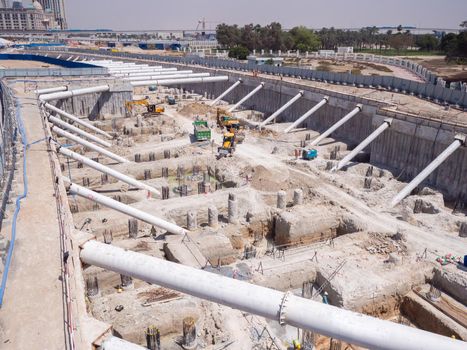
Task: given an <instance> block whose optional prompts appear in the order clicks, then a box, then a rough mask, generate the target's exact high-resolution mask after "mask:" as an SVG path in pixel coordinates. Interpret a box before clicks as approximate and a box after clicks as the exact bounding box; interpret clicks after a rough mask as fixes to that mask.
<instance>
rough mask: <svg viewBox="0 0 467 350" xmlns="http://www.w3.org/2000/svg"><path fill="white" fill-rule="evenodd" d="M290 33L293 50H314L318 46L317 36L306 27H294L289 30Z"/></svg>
mask: <svg viewBox="0 0 467 350" xmlns="http://www.w3.org/2000/svg"><path fill="white" fill-rule="evenodd" d="M290 35H291V39H292V40H293V49H295V50H300V51H315V50H317V49H318V48H319V46H320V40H319V37H318V36H317V35H316V34H315V33H314V32H313V31H312V30H310V29H308V28H306V27H303V26H300V27H294V28H292V29H291V30H290Z"/></svg>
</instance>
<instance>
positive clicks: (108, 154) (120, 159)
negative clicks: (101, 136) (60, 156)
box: [51, 126, 130, 163]
mask: <svg viewBox="0 0 467 350" xmlns="http://www.w3.org/2000/svg"><path fill="white" fill-rule="evenodd" d="M51 131H53V132H55V133H56V134H57V135H59V136H61V137H65V138H67V139H68V140H71V141H73V142H76V143H79V144H80V145H82V146H84V147H87V148H89V149H92V150H93V151H95V152H98V153H100V154H102V155H104V156H106V157H109V158H110V159H113V160H115V161H117V162H119V163H129V162H130V161H129V160H128V159H125V158H123V157H120V156H119V155H116V154H115V153H112V152H110V151H108V150H106V149H104V148H102V147H99V146H97V145H95V144H93V143H91V142H89V141H86V140H84V139H82V138H81V137H78V136H76V135H73V134H71V133H69V132H67V131H65V130H63V129H60V128H59V127H56V126H52V128H51Z"/></svg>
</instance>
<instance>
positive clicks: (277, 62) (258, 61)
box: [247, 56, 284, 67]
mask: <svg viewBox="0 0 467 350" xmlns="http://www.w3.org/2000/svg"><path fill="white" fill-rule="evenodd" d="M247 60H248V63H249V64H255V65H258V66H260V65H263V64H270V65H272V66H276V67H280V66H282V64H283V63H284V58H282V57H257V56H248V57H247Z"/></svg>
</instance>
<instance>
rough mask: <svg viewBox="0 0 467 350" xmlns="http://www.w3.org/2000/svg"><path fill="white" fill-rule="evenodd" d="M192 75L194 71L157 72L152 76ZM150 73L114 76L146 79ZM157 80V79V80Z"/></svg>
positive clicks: (117, 75)
mask: <svg viewBox="0 0 467 350" xmlns="http://www.w3.org/2000/svg"><path fill="white" fill-rule="evenodd" d="M190 73H193V71H192V70H174V71H157V72H152V73H151V76H154V75H157V76H160V75H169V74H170V75H180V74H190ZM147 75H148V73H145V72H142V73H141V72H138V73H118V74H114V76H116V77H119V78H123V77H125V78H132V77H135V78H136V77H144V76H147ZM155 79H157V78H155Z"/></svg>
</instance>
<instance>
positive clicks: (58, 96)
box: [39, 85, 110, 102]
mask: <svg viewBox="0 0 467 350" xmlns="http://www.w3.org/2000/svg"><path fill="white" fill-rule="evenodd" d="M108 91H110V86H109V85H99V86H92V87H88V88H82V89H76V90H68V91H61V92H54V93H51V94H45V95H41V96H39V100H41V101H44V102H48V101H52V100H62V99H65V98H70V97H73V96H81V95H86V94H92V93H97V92H108Z"/></svg>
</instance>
